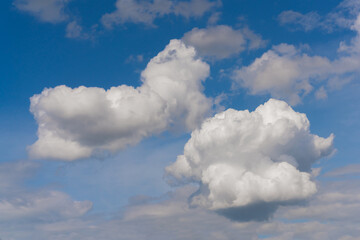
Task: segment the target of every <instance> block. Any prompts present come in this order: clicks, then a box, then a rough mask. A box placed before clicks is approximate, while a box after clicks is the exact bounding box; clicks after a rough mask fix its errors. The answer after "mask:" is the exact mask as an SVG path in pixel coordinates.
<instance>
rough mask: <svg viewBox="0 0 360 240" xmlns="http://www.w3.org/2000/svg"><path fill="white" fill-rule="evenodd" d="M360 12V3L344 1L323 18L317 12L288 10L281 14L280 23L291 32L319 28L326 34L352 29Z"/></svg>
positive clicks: (354, 0)
mask: <svg viewBox="0 0 360 240" xmlns="http://www.w3.org/2000/svg"><path fill="white" fill-rule="evenodd" d="M359 11H360V3H359V1H357V0H344V1H342V2H341V3H340V4H339V5H338V6H337V7H336V8H335V9H333V10H332V11H331V12H329V13H328V14H326V15H325V16H321V15H319V14H318V13H317V12H309V13H306V14H302V13H299V12H295V11H292V10H288V11H283V12H282V13H280V14H279V16H278V21H279V23H280V24H281V25H287V26H290V27H291V28H290V29H291V30H304V31H306V32H307V31H311V30H314V29H317V28H319V29H322V30H325V31H326V32H332V31H334V30H337V29H339V28H350V27H351V25H352V24H353V22H354V19H355V18H356V16H357V15H358V13H359Z"/></svg>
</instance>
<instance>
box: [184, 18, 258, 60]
mask: <svg viewBox="0 0 360 240" xmlns="http://www.w3.org/2000/svg"><path fill="white" fill-rule="evenodd" d="M182 39H183V41H184V42H185V43H187V44H189V45H191V46H194V47H195V48H196V49H197V51H198V52H199V54H200V55H202V56H207V57H215V58H217V59H223V58H227V57H230V56H232V55H236V54H238V53H240V52H242V51H244V50H245V49H246V48H248V49H257V48H259V47H262V46H263V45H264V41H263V40H262V39H261V37H260V36H258V35H256V34H254V33H253V32H252V31H251V30H249V29H247V28H245V29H242V30H240V29H238V30H235V29H233V28H231V27H229V26H226V25H218V26H209V27H207V28H203V29H199V28H194V29H192V30H191V31H190V32H187V33H185V35H184V36H183V38H182Z"/></svg>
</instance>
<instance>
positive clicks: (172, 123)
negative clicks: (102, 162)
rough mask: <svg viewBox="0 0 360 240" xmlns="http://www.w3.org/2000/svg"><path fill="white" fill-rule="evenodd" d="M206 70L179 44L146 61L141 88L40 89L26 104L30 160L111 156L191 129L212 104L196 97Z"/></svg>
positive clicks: (173, 43) (207, 71)
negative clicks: (33, 126)
mask: <svg viewBox="0 0 360 240" xmlns="http://www.w3.org/2000/svg"><path fill="white" fill-rule="evenodd" d="M208 75H209V66H208V65H207V64H206V63H205V62H203V61H201V60H200V59H198V58H197V57H196V52H195V49H194V48H192V47H186V46H185V44H184V43H182V42H181V41H179V40H172V41H170V44H169V45H168V46H167V47H166V48H165V50H163V51H162V52H160V53H159V54H158V55H157V56H156V57H154V58H153V59H151V61H150V62H149V63H148V65H147V67H146V69H145V70H144V71H143V72H142V73H141V80H142V82H143V84H142V86H140V87H138V88H133V87H131V86H126V85H121V86H118V87H112V88H110V89H109V90H105V89H101V88H96V87H92V88H87V87H83V86H81V87H78V88H75V89H71V88H69V87H66V86H58V87H55V88H49V89H45V90H44V91H43V92H42V93H41V94H38V95H34V96H33V97H32V98H31V107H30V110H31V112H32V113H33V114H34V116H35V119H36V121H37V123H38V125H39V129H38V137H39V139H38V140H37V141H36V142H35V143H34V144H33V145H32V146H30V147H29V154H30V156H31V157H33V158H55V159H63V160H74V159H79V158H84V157H89V156H92V155H98V154H101V152H102V150H107V151H112V152H113V151H117V150H119V149H122V148H124V147H126V146H128V145H131V144H135V143H137V142H139V141H140V140H141V139H143V138H145V137H147V136H150V135H152V134H156V133H160V132H162V131H165V130H168V129H185V130H191V129H193V128H195V127H196V126H197V125H198V124H199V123H200V122H201V121H202V119H203V117H204V116H206V115H207V114H208V113H209V111H210V109H211V105H212V103H211V102H212V100H210V99H208V98H206V96H205V95H204V94H203V93H202V81H204V80H205V79H206V78H207V77H208Z"/></svg>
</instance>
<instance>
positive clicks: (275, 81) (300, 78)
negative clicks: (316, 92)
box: [234, 44, 331, 105]
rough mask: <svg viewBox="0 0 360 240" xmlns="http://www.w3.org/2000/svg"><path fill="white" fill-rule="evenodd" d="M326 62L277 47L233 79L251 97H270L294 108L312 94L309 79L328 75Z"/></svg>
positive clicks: (240, 70) (294, 50)
mask: <svg viewBox="0 0 360 240" xmlns="http://www.w3.org/2000/svg"><path fill="white" fill-rule="evenodd" d="M330 68H331V63H330V61H329V60H328V59H327V58H324V57H320V56H309V55H307V54H304V53H301V51H300V50H297V49H296V48H295V47H294V46H292V45H287V44H281V45H278V46H274V47H273V48H272V49H271V50H269V51H267V52H265V53H264V54H263V55H262V56H261V57H260V58H257V59H255V61H254V62H253V63H252V64H251V65H250V66H247V67H242V68H240V69H238V70H236V71H235V72H234V79H235V81H236V83H237V84H239V85H240V86H241V87H244V88H247V89H249V90H250V93H251V94H264V93H270V94H271V96H273V97H275V98H283V99H285V100H287V101H288V102H289V103H291V104H293V105H295V104H297V103H299V102H300V99H301V96H303V95H306V94H308V93H309V92H310V91H311V90H312V88H313V87H312V85H311V83H310V79H314V78H315V79H316V78H320V77H323V75H325V74H328V70H329V69H330Z"/></svg>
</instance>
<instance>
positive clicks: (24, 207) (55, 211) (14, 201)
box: [0, 191, 92, 221]
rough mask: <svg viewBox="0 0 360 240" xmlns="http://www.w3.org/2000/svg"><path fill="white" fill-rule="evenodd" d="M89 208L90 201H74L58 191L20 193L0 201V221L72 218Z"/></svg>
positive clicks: (82, 213)
mask: <svg viewBox="0 0 360 240" xmlns="http://www.w3.org/2000/svg"><path fill="white" fill-rule="evenodd" d="M91 207H92V203H91V202H90V201H74V200H72V199H71V198H70V196H68V195H67V194H65V193H62V192H59V191H37V192H31V193H22V194H19V195H16V196H14V197H10V198H2V199H0V221H10V220H11V221H13V220H17V221H19V220H25V219H31V220H32V221H35V220H56V219H64V218H65V219H67V218H74V217H79V216H82V215H84V214H85V213H86V212H88V211H89V210H90V209H91Z"/></svg>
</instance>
